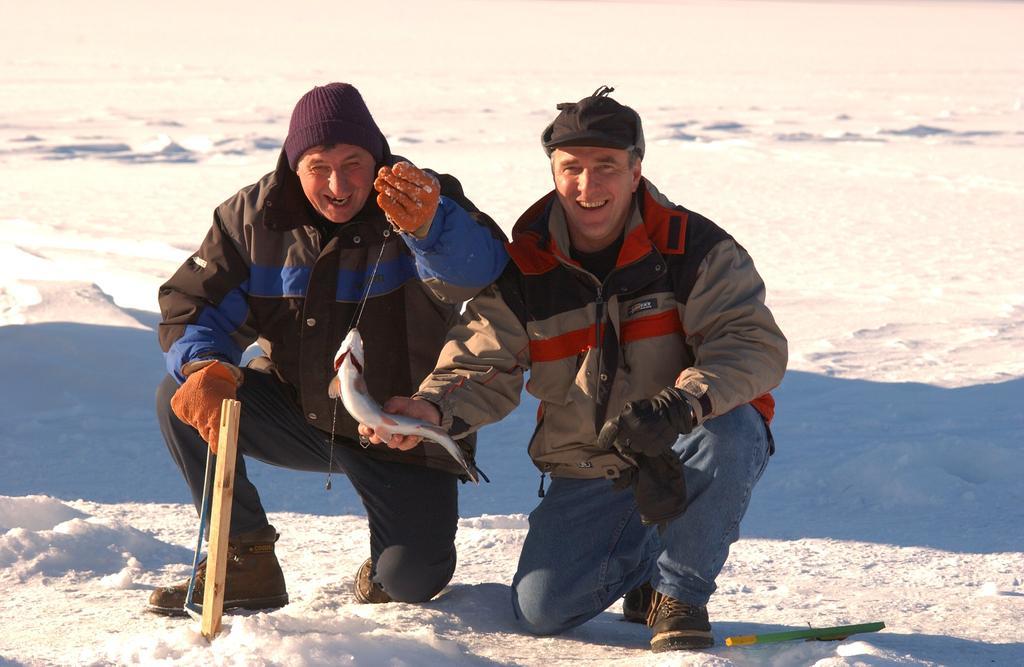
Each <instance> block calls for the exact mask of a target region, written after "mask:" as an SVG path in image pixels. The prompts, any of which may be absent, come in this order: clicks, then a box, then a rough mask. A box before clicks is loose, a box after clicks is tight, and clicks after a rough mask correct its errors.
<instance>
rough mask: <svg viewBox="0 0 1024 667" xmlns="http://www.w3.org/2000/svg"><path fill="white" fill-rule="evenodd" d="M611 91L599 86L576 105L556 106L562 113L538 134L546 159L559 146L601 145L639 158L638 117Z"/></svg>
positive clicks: (641, 149) (641, 145) (640, 129)
mask: <svg viewBox="0 0 1024 667" xmlns="http://www.w3.org/2000/svg"><path fill="white" fill-rule="evenodd" d="M614 90H615V89H614V88H610V87H608V86H601V87H600V88H598V89H597V90H595V91H594V93H593V95H591V96H590V97H584V98H583V99H582V100H580V101H579V102H562V103H561V104H559V105H558V107H557V109H558V110H559V111H560V112H561V113H559V114H558V116H557V117H556V118H555V120H553V121H552V122H551V124H550V125H548V126H547V127H546V128H545V129H544V132H543V134H541V135H540V141H541V144H543V145H544V150H545V152H547V154H548V156H550V155H551V153H553V152H554V150H555V149H556V148H560V147H562V146H601V147H604V148H619V149H623V150H628V151H633V152H634V153H636V155H637V157H640V158H641V159H642V158H643V156H644V128H643V126H642V125H641V124H640V115H639V114H638V113H637V112H635V111H633V110H632V109H630V108H629V107H627V106H624V105H622V104H619V103H618V102H616V101H615V100H613V99H612V98H610V97H608V93H610V92H612V91H614Z"/></svg>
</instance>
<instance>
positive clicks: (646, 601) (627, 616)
mask: <svg viewBox="0 0 1024 667" xmlns="http://www.w3.org/2000/svg"><path fill="white" fill-rule="evenodd" d="M653 599H654V587H653V586H651V582H649V581H645V582H644V583H643V584H641V585H640V586H638V587H636V588H634V589H633V590H631V591H630V592H628V593H626V595H625V596H624V597H623V598H622V620H624V621H628V622H630V623H646V622H647V614H648V613H649V612H650V611H651V600H653Z"/></svg>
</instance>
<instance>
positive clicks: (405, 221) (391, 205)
mask: <svg viewBox="0 0 1024 667" xmlns="http://www.w3.org/2000/svg"><path fill="white" fill-rule="evenodd" d="M373 187H374V189H376V190H377V192H379V193H380V194H378V195H377V205H378V206H380V208H381V210H383V211H384V213H385V214H386V215H387V216H388V219H389V220H390V221H391V222H393V223H394V224H395V225H397V226H398V228H399V229H401V230H402V231H403V232H409V233H410V234H414V235H416V236H417V237H420V238H422V237H423V236H425V235H426V230H427V229H429V226H428V225H429V223H430V221H431V220H433V219H434V213H436V212H437V205H438V203H439V202H440V201H441V186H440V185H439V184H438V182H437V179H436V178H434V177H433V176H431V175H430V174H428V173H427V172H425V171H423V170H422V169H419V168H418V167H414V166H413V165H412V164H410V163H408V162H399V163H398V164H396V165H395V166H394V167H381V168H380V171H378V172H377V178H376V179H375V180H374V181H373Z"/></svg>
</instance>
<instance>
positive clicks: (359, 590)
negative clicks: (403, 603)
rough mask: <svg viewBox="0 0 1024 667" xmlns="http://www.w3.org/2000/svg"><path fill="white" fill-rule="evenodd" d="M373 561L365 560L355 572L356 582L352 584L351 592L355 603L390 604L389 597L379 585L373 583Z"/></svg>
mask: <svg viewBox="0 0 1024 667" xmlns="http://www.w3.org/2000/svg"><path fill="white" fill-rule="evenodd" d="M372 576H373V561H372V560H370V559H369V558H367V559H366V560H364V561H363V564H362V565H360V566H359V569H358V570H356V580H355V583H354V584H353V586H352V588H353V592H354V593H355V596H356V602H359V603H361V604H383V603H385V602H391V596H390V595H388V594H387V593H385V592H384V589H383V588H381V586H380V584H377V583H374V581H373V579H372Z"/></svg>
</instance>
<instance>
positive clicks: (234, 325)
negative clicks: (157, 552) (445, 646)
mask: <svg viewBox="0 0 1024 667" xmlns="http://www.w3.org/2000/svg"><path fill="white" fill-rule="evenodd" d="M374 194H375V195H376V196H371V195H374ZM507 260H508V256H507V254H506V253H505V249H504V236H503V234H502V233H501V231H500V230H499V229H498V227H497V226H496V225H495V224H494V222H493V221H492V220H491V219H490V218H489V217H488V216H487V215H486V214H484V213H482V212H480V211H479V210H478V209H477V208H476V207H475V206H474V205H473V203H472V202H470V201H469V199H467V198H466V197H465V195H464V194H463V192H462V187H461V185H460V184H459V182H458V181H457V180H456V179H455V178H454V177H452V176H449V175H447V174H436V173H433V172H429V171H425V170H423V169H420V168H418V167H415V166H413V165H412V164H410V163H409V162H407V161H404V160H402V159H401V158H399V157H397V156H395V155H393V154H392V153H391V150H390V148H389V146H388V142H387V140H386V139H385V138H384V134H383V133H382V132H381V131H380V129H379V128H378V127H377V123H376V122H375V121H374V120H373V116H372V115H371V114H370V111H369V109H367V107H366V103H365V102H364V101H363V98H362V96H361V95H360V94H359V91H358V90H356V88H355V87H354V86H352V85H350V84H347V83H330V84H327V85H325V86H317V87H315V88H313V89H312V90H310V91H309V92H307V93H306V94H305V95H303V96H302V97H301V98H300V99H299V101H298V103H297V104H296V105H295V109H294V111H293V112H292V117H291V122H290V124H289V127H288V136H287V138H286V139H285V141H284V147H283V149H282V150H281V154H280V157H279V158H278V162H277V167H276V168H275V169H274V170H273V171H272V172H270V173H268V174H266V175H265V176H263V177H262V178H261V179H259V180H258V181H257V182H256V183H254V184H252V185H248V186H246V187H244V188H242V189H241V190H239V191H238V192H237V193H236V194H235V195H233V196H232V197H230V198H229V199H228V200H227V201H225V202H224V203H222V204H221V205H220V206H218V207H217V208H216V209H215V210H214V214H213V226H212V227H211V229H210V231H209V233H208V234H207V236H206V239H205V240H204V241H203V243H202V245H201V246H200V247H199V249H198V250H197V251H196V252H195V253H194V254H193V255H192V256H191V257H190V258H189V259H188V260H187V261H186V262H185V263H184V264H183V265H182V266H181V268H179V269H178V271H177V272H176V273H175V274H174V275H173V276H172V277H171V278H170V280H168V281H167V282H166V283H165V284H164V285H162V286H161V287H160V295H159V296H160V309H161V313H162V321H161V322H160V327H159V338H160V344H161V346H162V348H163V351H164V356H165V360H166V364H167V371H168V375H167V377H166V378H165V379H164V381H163V382H162V383H161V384H160V387H159V388H158V389H157V401H156V403H157V416H158V420H159V422H160V429H161V432H162V433H163V436H164V440H165V442H166V444H167V447H168V449H169V450H170V453H171V457H172V459H173V460H174V462H175V463H176V464H177V465H178V467H179V468H180V469H181V472H182V474H183V475H184V477H185V481H186V483H187V485H188V487H189V489H190V491H191V494H192V500H193V502H194V504H195V506H196V508H197V509H198V508H199V507H200V504H201V502H202V494H203V482H204V477H205V475H204V470H205V462H206V457H207V447H208V446H209V447H210V448H212V449H213V450H214V453H216V443H217V430H218V425H219V412H220V405H221V401H222V400H223V399H225V398H237V399H238V400H240V401H241V402H242V405H243V415H242V419H241V422H240V426H239V438H238V451H239V454H241V456H239V457H238V464H237V466H236V469H235V490H234V500H233V509H232V515H231V528H230V536H229V546H230V553H231V558H229V560H228V570H227V581H226V585H225V599H224V608H225V610H230V609H239V608H241V609H274V608H277V607H281V606H283V605H285V604H287V602H288V594H287V591H286V588H285V580H284V574H283V573H282V570H281V567H280V564H279V563H278V560H277V557H276V555H275V554H274V543H275V542H276V541H277V539H278V537H279V535H278V533H277V531H276V530H275V529H274V527H273V526H271V525H270V524H269V523H268V521H267V516H266V513H265V511H264V509H263V505H262V503H261V501H260V497H259V494H258V492H257V490H256V487H255V486H254V485H253V484H252V482H251V481H250V480H249V479H248V477H247V476H246V468H245V460H244V457H245V456H251V457H253V458H256V459H259V460H261V461H263V462H265V463H270V464H272V465H277V466H282V467H286V468H291V469H296V470H306V471H311V472H321V473H324V474H327V475H328V480H329V479H330V477H329V476H330V474H331V473H332V472H336V473H344V474H345V475H346V476H347V477H348V478H349V480H350V481H351V482H352V485H353V486H354V487H355V490H356V491H357V492H358V494H359V496H360V498H361V499H362V501H363V504H364V506H365V507H366V513H367V518H368V521H369V528H370V554H369V558H367V559H366V561H365V562H363V564H362V565H361V566H360V567H359V568H358V571H357V572H356V576H355V583H354V587H353V593H354V597H355V599H356V600H357V601H358V602H363V603H381V602H390V601H392V600H397V601H401V602H422V601H426V600H429V599H431V598H432V597H433V596H434V595H436V594H437V593H438V592H440V591H441V589H442V588H444V586H445V585H447V583H448V581H449V580H450V579H451V577H452V574H453V572H454V570H455V561H456V554H455V545H454V543H455V530H456V524H457V522H458V489H457V485H458V481H459V479H460V475H461V474H464V473H463V471H462V469H461V468H460V467H459V465H458V464H457V463H456V462H455V461H454V459H453V458H452V457H451V455H449V454H448V453H447V452H445V451H444V450H443V449H442V448H441V446H440V445H437V444H435V443H429V442H428V443H424V444H423V445H422V446H420V447H418V448H416V449H413V450H410V451H396V450H392V449H388V448H385V447H367V446H366V442H365V441H362V442H361V441H360V436H359V434H358V432H357V426H358V425H357V423H356V422H355V420H353V419H352V417H351V416H350V415H349V414H348V413H347V412H346V411H345V408H344V407H343V406H342V405H340V403H339V402H337V401H335V400H332V399H331V398H330V397H329V396H328V393H327V387H328V384H329V382H330V380H331V377H332V376H333V374H334V368H333V357H334V353H335V351H336V350H337V349H338V346H339V344H340V343H341V340H342V338H344V336H345V334H346V333H347V332H348V330H349V329H350V328H351V327H352V326H353V325H354V323H355V321H356V318H357V316H358V318H359V330H360V332H361V333H362V336H363V340H364V343H365V355H366V359H365V363H366V367H367V368H368V369H369V372H368V373H367V375H366V380H367V383H368V385H369V392H370V394H371V395H373V396H374V397H375V398H376V399H377V400H378V401H382V400H384V399H386V398H388V397H389V396H394V395H403V394H408V393H410V392H411V391H412V390H414V389H415V388H416V386H417V385H418V384H419V382H420V380H422V379H423V378H424V377H425V376H426V375H427V374H428V373H430V371H431V370H432V369H433V367H434V362H435V361H436V359H437V356H438V353H439V352H440V350H441V347H442V345H443V344H444V340H445V335H446V333H447V331H448V329H449V328H450V327H451V326H452V325H453V324H454V323H455V322H456V320H457V318H458V316H459V311H460V308H459V307H460V304H461V302H463V301H465V300H467V299H469V298H471V297H472V296H474V295H475V294H476V293H477V292H478V291H479V290H480V289H482V288H483V287H485V286H486V285H488V284H489V283H491V282H492V281H493V280H495V279H496V278H497V277H498V275H500V274H501V272H502V270H503V268H504V266H505V264H506V262H507ZM253 342H256V343H258V344H259V348H260V354H259V355H257V356H256V357H255V358H253V359H252V360H251V361H249V363H248V364H247V365H246V366H245V367H241V365H240V364H241V361H242V353H243V351H245V350H246V348H248V347H249V345H250V344H252V343H253ZM207 443H209V445H208V444H207ZM459 443H460V445H461V446H462V448H463V450H464V453H465V454H466V455H467V458H469V459H470V460H472V459H473V455H474V453H475V442H474V440H473V439H472V438H464V439H462V440H461V441H459ZM328 488H329V485H328ZM423 498H429V499H430V502H428V503H424V502H423ZM204 577H205V561H204V562H203V564H202V565H201V568H200V572H199V574H198V576H197V579H200V580H201V579H202V578H204ZM197 583H198V585H197V586H196V589H195V601H196V602H197V603H199V604H201V603H202V592H203V586H202V585H201V581H199V582H197ZM185 591H186V585H185V584H179V585H175V586H170V587H166V588H158V589H157V590H155V591H154V592H153V593H152V595H151V596H150V598H149V605H148V609H149V610H150V611H153V612H155V613H159V614H165V615H184V610H183V604H184V599H185Z"/></svg>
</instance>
